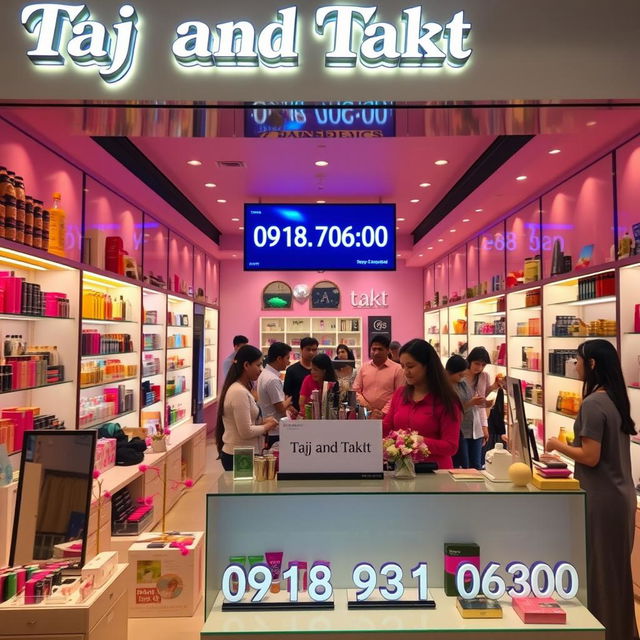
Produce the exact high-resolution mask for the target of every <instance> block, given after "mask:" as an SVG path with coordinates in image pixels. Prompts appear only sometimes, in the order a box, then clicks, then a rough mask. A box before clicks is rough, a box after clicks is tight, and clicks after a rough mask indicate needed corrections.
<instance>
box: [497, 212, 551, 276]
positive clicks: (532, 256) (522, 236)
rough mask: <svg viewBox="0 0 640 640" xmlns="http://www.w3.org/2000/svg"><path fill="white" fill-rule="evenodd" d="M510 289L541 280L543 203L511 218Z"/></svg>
mask: <svg viewBox="0 0 640 640" xmlns="http://www.w3.org/2000/svg"><path fill="white" fill-rule="evenodd" d="M505 247H506V250H507V283H506V284H507V289H510V288H511V287H515V286H517V285H519V284H522V283H523V282H535V281H537V280H540V277H541V276H542V270H541V267H540V262H541V256H540V254H541V251H540V205H539V201H536V202H535V204H533V205H529V206H527V207H525V208H524V209H521V210H520V211H518V212H517V213H514V214H513V215H512V216H510V217H509V218H507V234H506V241H505Z"/></svg>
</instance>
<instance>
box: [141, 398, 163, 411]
mask: <svg viewBox="0 0 640 640" xmlns="http://www.w3.org/2000/svg"><path fill="white" fill-rule="evenodd" d="M161 402H162V398H160V400H154V401H153V402H152V403H151V404H145V405H143V406H142V410H143V411H144V410H145V409H148V408H149V407H155V406H156V405H157V404H160V403H161Z"/></svg>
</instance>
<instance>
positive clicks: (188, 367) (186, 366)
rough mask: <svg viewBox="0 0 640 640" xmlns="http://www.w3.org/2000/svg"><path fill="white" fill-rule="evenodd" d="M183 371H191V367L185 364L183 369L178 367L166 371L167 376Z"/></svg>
mask: <svg viewBox="0 0 640 640" xmlns="http://www.w3.org/2000/svg"><path fill="white" fill-rule="evenodd" d="M184 369H191V365H190V364H187V365H185V366H184V367H178V368H177V369H167V375H169V374H170V373H174V371H183V370H184Z"/></svg>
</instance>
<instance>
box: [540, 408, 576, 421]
mask: <svg viewBox="0 0 640 640" xmlns="http://www.w3.org/2000/svg"><path fill="white" fill-rule="evenodd" d="M547 413H555V414H556V415H557V416H562V417H563V418H569V420H575V419H576V418H577V417H578V414H577V413H576V414H575V415H572V414H571V413H563V412H562V411H556V410H555V409H547Z"/></svg>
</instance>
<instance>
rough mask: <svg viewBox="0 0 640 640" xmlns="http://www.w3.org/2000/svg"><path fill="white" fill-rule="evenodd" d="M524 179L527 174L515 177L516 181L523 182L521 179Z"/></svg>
mask: <svg viewBox="0 0 640 640" xmlns="http://www.w3.org/2000/svg"><path fill="white" fill-rule="evenodd" d="M526 179H527V176H518V177H517V178H516V180H517V181H518V182H523V181H524V180H526Z"/></svg>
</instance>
